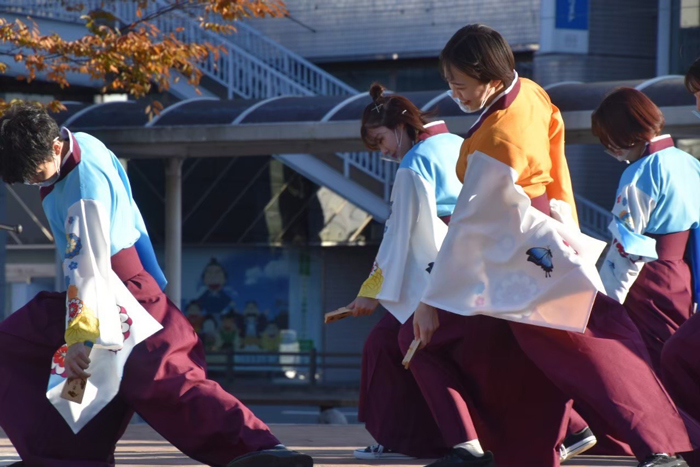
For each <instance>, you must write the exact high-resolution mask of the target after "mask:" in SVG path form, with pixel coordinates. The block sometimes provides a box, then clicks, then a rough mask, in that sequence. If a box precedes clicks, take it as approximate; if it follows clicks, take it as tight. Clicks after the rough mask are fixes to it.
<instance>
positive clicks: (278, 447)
mask: <svg viewBox="0 0 700 467" xmlns="http://www.w3.org/2000/svg"><path fill="white" fill-rule="evenodd" d="M275 449H287V446H285V445H284V444H278V445H277V446H275Z"/></svg>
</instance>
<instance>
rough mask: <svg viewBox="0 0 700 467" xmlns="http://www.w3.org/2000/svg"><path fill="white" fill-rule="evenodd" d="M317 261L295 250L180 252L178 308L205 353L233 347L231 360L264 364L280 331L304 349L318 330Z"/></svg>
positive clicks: (312, 342) (278, 342)
mask: <svg viewBox="0 0 700 467" xmlns="http://www.w3.org/2000/svg"><path fill="white" fill-rule="evenodd" d="M320 264H321V263H320V257H317V256H315V255H311V254H309V253H308V252H307V251H303V250H297V249H286V250H281V249H270V248H245V249H219V250H214V249H192V250H185V251H184V252H183V281H182V296H183V304H182V305H183V310H184V312H185V315H186V316H187V319H188V320H189V321H190V323H192V326H193V327H194V329H195V331H196V332H197V333H198V334H199V336H200V338H201V339H202V342H203V343H204V346H205V349H206V350H207V351H208V352H209V353H213V352H220V351H227V350H234V352H235V355H236V357H235V358H236V361H237V362H239V361H248V362H260V363H264V362H265V361H266V359H265V358H260V355H259V353H260V352H279V351H280V350H282V349H281V347H282V346H283V345H282V341H283V335H286V336H296V337H295V339H296V342H297V344H296V345H295V346H298V348H301V349H305V350H308V349H310V348H312V347H314V346H315V343H316V342H318V339H319V338H320V333H321V315H322V311H321V309H320V307H321V290H320V283H321V281H320V269H321V268H320ZM312 276H315V277H312ZM286 339H288V338H286ZM285 343H286V344H289V343H287V342H286V341H285ZM246 352H248V353H251V355H249V356H246V355H245V354H246ZM252 353H258V355H253V354H252ZM278 358H279V357H278Z"/></svg>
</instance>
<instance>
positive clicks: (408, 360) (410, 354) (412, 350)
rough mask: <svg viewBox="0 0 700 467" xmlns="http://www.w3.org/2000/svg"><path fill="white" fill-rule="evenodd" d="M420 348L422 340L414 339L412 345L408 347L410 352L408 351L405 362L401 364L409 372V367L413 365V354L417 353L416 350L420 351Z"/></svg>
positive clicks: (404, 358)
mask: <svg viewBox="0 0 700 467" xmlns="http://www.w3.org/2000/svg"><path fill="white" fill-rule="evenodd" d="M419 346H420V339H413V342H411V345H410V346H409V347H408V350H407V351H406V356H405V357H403V361H402V362H401V364H402V365H403V367H404V368H406V369H407V370H408V367H409V366H410V365H411V359H412V358H413V354H414V353H416V350H418V347H419Z"/></svg>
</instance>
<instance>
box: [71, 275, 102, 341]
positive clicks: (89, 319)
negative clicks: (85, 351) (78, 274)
mask: <svg viewBox="0 0 700 467" xmlns="http://www.w3.org/2000/svg"><path fill="white" fill-rule="evenodd" d="M66 302H67V303H66V307H67V309H68V324H67V326H66V343H68V345H72V344H75V343H76V342H86V341H90V342H93V343H94V342H95V341H96V339H97V338H98V337H99V335H100V327H99V321H98V319H97V316H96V315H95V312H94V311H93V310H92V309H91V308H89V307H88V306H87V305H86V304H85V303H84V302H83V301H82V300H81V299H80V298H79V297H78V288H77V287H76V286H75V285H71V286H69V287H68V291H67V292H66Z"/></svg>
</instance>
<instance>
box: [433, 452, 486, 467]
mask: <svg viewBox="0 0 700 467" xmlns="http://www.w3.org/2000/svg"><path fill="white" fill-rule="evenodd" d="M495 465H496V464H494V462H493V454H491V451H486V452H485V453H484V455H483V456H481V457H476V456H475V455H473V454H472V453H470V452H469V451H467V450H466V449H463V448H452V450H451V451H450V453H449V454H448V455H446V456H445V457H443V458H442V459H438V460H436V461H435V462H433V463H432V464H429V465H428V466H426V467H458V466H464V467H494V466H495Z"/></svg>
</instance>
